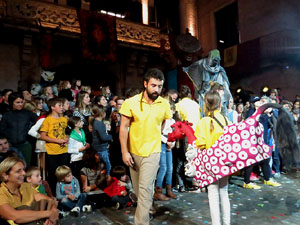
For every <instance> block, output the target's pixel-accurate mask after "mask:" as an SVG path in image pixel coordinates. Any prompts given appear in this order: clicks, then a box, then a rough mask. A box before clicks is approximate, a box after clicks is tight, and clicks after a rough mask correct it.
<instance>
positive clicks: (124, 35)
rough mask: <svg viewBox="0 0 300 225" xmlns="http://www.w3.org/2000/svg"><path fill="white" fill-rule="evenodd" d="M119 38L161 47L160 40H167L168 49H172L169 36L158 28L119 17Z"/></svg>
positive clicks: (129, 41)
mask: <svg viewBox="0 0 300 225" xmlns="http://www.w3.org/2000/svg"><path fill="white" fill-rule="evenodd" d="M116 26H117V38H118V40H119V41H124V42H128V43H133V44H138V45H144V46H150V47H155V48H159V47H160V40H161V39H165V40H167V43H166V45H165V46H164V47H165V48H166V49H170V43H169V42H168V40H169V39H168V36H167V35H162V34H160V31H159V30H158V29H156V28H153V27H149V26H145V25H140V24H136V23H132V22H128V21H124V20H120V19H117V21H116Z"/></svg>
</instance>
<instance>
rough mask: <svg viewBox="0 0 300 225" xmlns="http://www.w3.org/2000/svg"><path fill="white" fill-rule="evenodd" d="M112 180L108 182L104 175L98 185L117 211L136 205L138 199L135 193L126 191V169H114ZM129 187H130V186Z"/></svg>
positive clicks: (120, 167)
mask: <svg viewBox="0 0 300 225" xmlns="http://www.w3.org/2000/svg"><path fill="white" fill-rule="evenodd" d="M111 172H112V179H111V180H108V179H107V177H106V176H105V175H104V174H101V176H99V178H98V179H97V185H98V187H100V188H101V189H103V191H104V193H105V194H107V195H108V196H109V197H110V198H111V201H112V203H113V204H115V208H116V209H120V208H124V207H126V206H129V205H131V203H129V202H132V203H135V202H136V201H137V197H136V196H135V194H134V193H132V192H129V190H128V189H126V186H127V185H128V183H127V181H126V178H127V175H126V169H125V168H124V167H123V166H117V167H114V168H113V169H112V171H111ZM128 187H129V186H128Z"/></svg>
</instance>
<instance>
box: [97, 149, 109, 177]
mask: <svg viewBox="0 0 300 225" xmlns="http://www.w3.org/2000/svg"><path fill="white" fill-rule="evenodd" d="M98 155H99V156H100V159H101V160H102V161H103V162H104V164H105V167H106V173H107V175H110V170H111V164H110V161H109V156H108V151H102V152H98Z"/></svg>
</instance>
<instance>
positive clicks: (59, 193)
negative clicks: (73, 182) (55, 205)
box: [56, 182, 65, 201]
mask: <svg viewBox="0 0 300 225" xmlns="http://www.w3.org/2000/svg"><path fill="white" fill-rule="evenodd" d="M60 190H61V184H60V182H57V183H56V199H57V200H59V201H60V200H62V199H63V198H64V197H65V196H64V195H63V194H62V193H61V191H60Z"/></svg>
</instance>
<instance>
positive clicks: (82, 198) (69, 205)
mask: <svg viewBox="0 0 300 225" xmlns="http://www.w3.org/2000/svg"><path fill="white" fill-rule="evenodd" d="M86 199H87V194H86V193H81V194H80V195H79V197H78V199H77V200H74V201H72V200H70V199H68V198H65V199H64V200H62V201H60V203H59V204H60V207H61V208H62V210H71V209H73V208H74V207H79V208H80V210H82V206H84V205H85V202H86Z"/></svg>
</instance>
